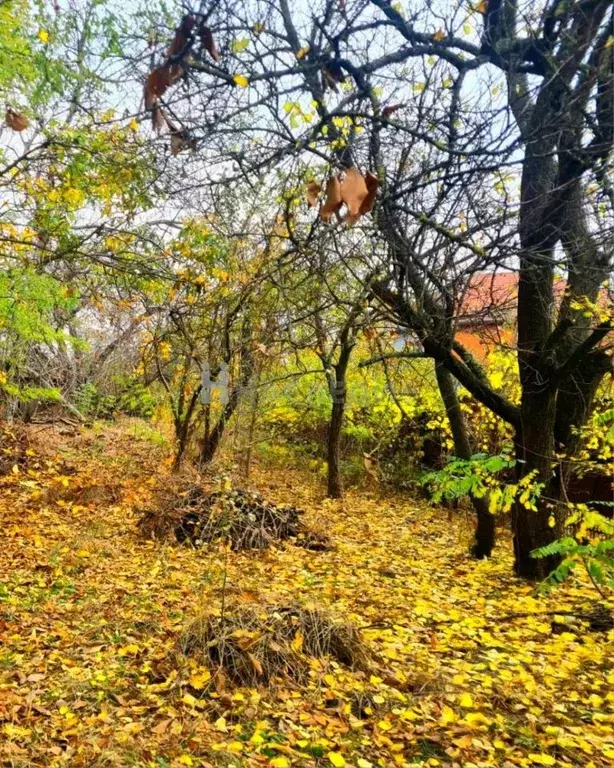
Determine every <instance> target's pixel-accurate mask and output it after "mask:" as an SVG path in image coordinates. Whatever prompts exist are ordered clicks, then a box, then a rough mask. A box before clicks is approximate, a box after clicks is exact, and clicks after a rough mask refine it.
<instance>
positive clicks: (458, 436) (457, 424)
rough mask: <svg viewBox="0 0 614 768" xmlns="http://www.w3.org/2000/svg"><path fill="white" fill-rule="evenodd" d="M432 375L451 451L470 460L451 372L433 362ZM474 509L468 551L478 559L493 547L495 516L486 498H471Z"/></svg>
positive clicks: (469, 451)
mask: <svg viewBox="0 0 614 768" xmlns="http://www.w3.org/2000/svg"><path fill="white" fill-rule="evenodd" d="M435 374H436V376H437V384H438V386H439V393H440V394H441V399H442V400H443V404H444V406H445V409H446V414H447V416H448V421H449V423H450V430H451V432H452V439H453V440H454V452H455V454H456V455H457V456H458V458H459V459H465V460H467V459H470V458H471V455H472V450H471V444H470V442H469V435H468V434H467V425H466V424H465V419H464V417H463V413H462V411H461V408H460V403H459V402H458V397H457V395H456V390H455V388H454V381H453V378H452V375H451V374H450V372H449V371H448V370H447V369H446V368H445V366H444V365H443V363H437V364H436V365H435ZM471 501H472V503H473V508H474V509H475V512H476V515H477V522H476V527H475V542H474V544H473V546H472V548H471V554H472V555H473V556H474V557H476V558H477V559H478V560H482V559H484V558H485V557H490V555H491V553H492V550H493V547H494V546H495V516H494V515H493V514H491V513H490V511H489V509H488V502H487V501H486V499H485V498H481V499H478V498H475V497H472V498H471Z"/></svg>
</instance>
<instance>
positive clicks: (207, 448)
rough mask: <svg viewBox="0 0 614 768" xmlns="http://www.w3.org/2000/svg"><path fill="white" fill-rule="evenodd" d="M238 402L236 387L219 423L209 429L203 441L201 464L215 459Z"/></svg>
mask: <svg viewBox="0 0 614 768" xmlns="http://www.w3.org/2000/svg"><path fill="white" fill-rule="evenodd" d="M238 403H239V393H238V391H237V390H236V389H235V390H233V391H232V393H231V395H230V398H229V400H228V402H227V403H226V405H225V406H224V410H223V411H222V413H221V414H220V417H219V419H218V420H217V423H216V424H215V426H214V427H213V429H211V430H209V432H208V435H207V437H206V439H205V440H203V442H202V447H201V450H200V463H201V464H210V463H211V462H212V461H213V457H214V456H215V454H216V453H217V449H218V448H219V445H220V442H221V441H222V437H223V436H224V430H225V429H226V424H227V423H228V421H229V420H230V417H231V416H232V414H233V413H234V411H235V408H236V407H237V405H238Z"/></svg>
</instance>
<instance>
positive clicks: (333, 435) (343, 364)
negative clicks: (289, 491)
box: [326, 339, 354, 499]
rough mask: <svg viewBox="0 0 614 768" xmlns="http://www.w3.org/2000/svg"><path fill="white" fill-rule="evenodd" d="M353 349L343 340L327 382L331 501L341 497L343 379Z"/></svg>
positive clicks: (329, 488)
mask: <svg viewBox="0 0 614 768" xmlns="http://www.w3.org/2000/svg"><path fill="white" fill-rule="evenodd" d="M353 348H354V343H353V342H352V341H348V340H347V339H345V340H344V341H343V342H342V345H341V352H340V353H339V362H338V363H337V365H335V366H334V369H333V372H331V374H330V376H329V381H328V383H329V388H330V395H331V400H332V406H331V411H330V421H329V424H328V444H327V452H326V453H327V455H326V458H327V462H328V484H327V486H328V488H327V494H328V496H329V497H330V498H331V499H341V498H342V497H343V482H342V480H341V429H342V427H343V417H344V414H345V403H346V399H347V389H346V383H345V379H346V373H347V368H348V364H349V362H350V355H351V354H352V349H353Z"/></svg>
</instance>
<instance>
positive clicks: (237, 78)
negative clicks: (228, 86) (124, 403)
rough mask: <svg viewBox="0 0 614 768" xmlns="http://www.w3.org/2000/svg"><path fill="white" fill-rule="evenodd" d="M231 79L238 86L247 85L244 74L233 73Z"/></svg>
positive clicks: (243, 86)
mask: <svg viewBox="0 0 614 768" xmlns="http://www.w3.org/2000/svg"><path fill="white" fill-rule="evenodd" d="M232 81H233V83H234V84H235V85H238V86H239V88H247V86H248V85H249V80H248V79H247V78H246V77H245V75H234V76H233V78H232Z"/></svg>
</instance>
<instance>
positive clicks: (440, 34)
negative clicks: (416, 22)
mask: <svg viewBox="0 0 614 768" xmlns="http://www.w3.org/2000/svg"><path fill="white" fill-rule="evenodd" d="M445 36H446V33H445V32H444V31H443V29H438V30H437V32H435V34H434V35H433V40H443V39H444V37H445Z"/></svg>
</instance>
